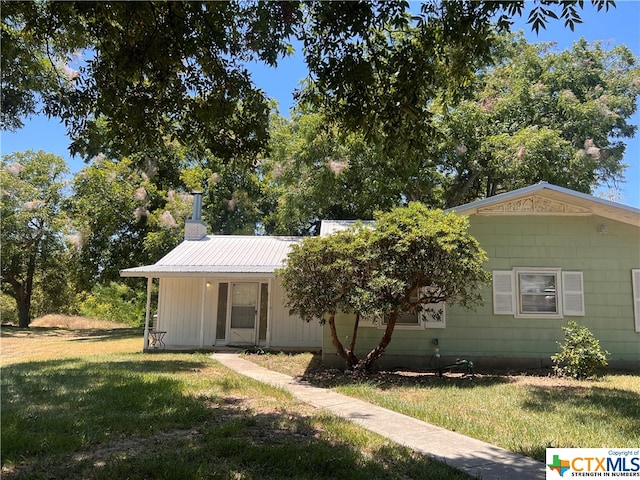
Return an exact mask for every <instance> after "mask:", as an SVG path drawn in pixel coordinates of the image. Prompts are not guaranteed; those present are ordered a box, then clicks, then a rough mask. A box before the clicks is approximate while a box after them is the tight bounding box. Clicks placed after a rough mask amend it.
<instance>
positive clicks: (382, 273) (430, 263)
mask: <svg viewBox="0 0 640 480" xmlns="http://www.w3.org/2000/svg"><path fill="white" fill-rule="evenodd" d="M467 230H468V220H467V218H466V217H459V216H457V215H456V214H454V213H443V212H442V211H440V210H429V209H428V208H427V207H425V206H424V205H422V204H420V203H417V202H414V203H411V204H409V205H408V206H407V207H396V208H394V209H392V210H391V211H390V212H387V213H377V214H376V219H375V222H374V224H373V225H372V226H371V228H369V227H364V226H362V225H360V226H356V227H353V228H352V229H350V230H347V231H343V232H338V233H335V234H334V235H331V236H328V237H310V238H308V239H305V240H304V241H303V242H302V243H301V244H299V245H294V246H293V247H292V249H291V252H290V253H289V256H288V258H287V264H286V266H285V267H284V268H283V269H281V270H279V271H278V272H277V275H278V276H279V277H280V278H281V280H282V284H283V286H284V288H285V289H286V291H287V300H286V301H287V305H288V306H289V307H290V308H291V309H292V311H293V312H296V313H298V314H299V315H300V316H301V318H302V319H303V320H305V321H320V322H325V321H326V322H328V324H329V327H330V330H331V337H332V341H333V344H334V346H335V347H336V350H337V352H338V354H339V355H340V356H342V357H343V358H344V359H345V361H346V362H347V366H348V367H349V368H357V369H365V370H366V369H369V368H370V367H371V366H372V365H373V363H374V362H375V361H376V359H378V358H379V357H380V356H381V355H382V353H383V352H384V351H385V349H386V347H387V345H388V344H389V342H390V341H391V337H392V334H393V330H394V328H395V325H396V321H397V319H398V316H399V315H400V314H401V313H402V312H416V314H418V313H419V312H420V311H421V310H423V309H426V308H428V306H429V305H433V304H437V303H442V302H449V303H455V304H459V305H462V306H465V307H472V306H473V305H475V304H477V303H480V302H481V301H482V298H481V296H480V294H479V290H480V286H481V285H483V284H484V283H485V282H487V281H488V279H489V276H488V273H487V272H486V271H485V270H484V269H483V267H482V264H483V263H484V262H485V261H486V254H485V252H484V251H483V250H482V248H481V247H480V245H479V244H478V242H477V241H476V240H475V239H474V238H473V237H471V236H470V235H469V234H468V231H467ZM339 312H342V313H351V314H354V316H353V319H354V320H353V322H354V323H353V330H352V334H351V344H350V345H349V346H347V347H345V346H344V345H343V343H342V342H341V340H340V338H339V335H338V333H337V329H336V314H338V313H339ZM361 317H366V318H374V319H377V321H379V322H383V324H384V325H385V328H384V330H383V331H384V333H383V335H382V337H381V339H380V342H379V344H378V345H377V346H376V347H375V348H374V349H372V350H371V351H370V352H369V353H367V354H366V356H364V357H363V358H361V359H359V358H358V356H357V354H356V351H355V349H356V338H357V334H358V325H359V321H360V318H361Z"/></svg>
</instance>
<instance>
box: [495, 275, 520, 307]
mask: <svg viewBox="0 0 640 480" xmlns="http://www.w3.org/2000/svg"><path fill="white" fill-rule="evenodd" d="M515 311H516V282H515V274H514V273H513V272H512V271H510V270H494V271H493V313H494V314H495V315H515Z"/></svg>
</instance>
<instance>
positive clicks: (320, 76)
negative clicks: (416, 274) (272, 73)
mask: <svg viewBox="0 0 640 480" xmlns="http://www.w3.org/2000/svg"><path fill="white" fill-rule="evenodd" d="M592 3H593V4H594V5H596V6H597V8H598V9H602V8H605V7H606V8H608V7H609V5H610V4H612V3H613V2H611V1H610V0H592ZM582 5H583V2H581V1H572V2H557V1H555V0H553V1H551V0H540V1H539V2H537V3H535V4H532V6H530V7H529V6H527V5H526V4H525V2H524V1H517V2H512V1H491V2H489V1H487V2H484V1H483V2H472V1H464V2H439V1H436V0H429V1H425V2H424V3H422V4H421V7H420V11H419V12H416V11H413V10H415V9H413V10H412V9H411V8H410V5H409V2H382V1H374V2H364V1H360V2H322V1H313V2H295V1H294V2H262V1H255V0H254V1H248V2H241V1H231V2H204V1H202V2H191V1H176V2H164V1H147V2H133V3H132V2H56V1H41V2H10V1H3V2H2V9H1V15H2V42H1V43H2V65H1V67H2V84H3V89H2V102H1V103H2V117H1V120H2V126H3V128H17V127H19V126H20V125H21V124H22V121H23V118H24V117H25V116H28V115H30V114H33V113H35V112H37V111H39V110H40V105H41V106H42V111H43V112H44V113H46V114H47V115H50V116H56V117H59V118H61V119H62V120H63V121H64V122H65V124H66V125H67V128H68V130H69V133H70V136H71V138H72V140H73V141H72V145H71V150H72V152H74V153H79V154H81V155H83V156H85V157H86V158H92V157H94V156H96V155H97V154H98V153H104V154H106V155H108V156H109V157H111V158H119V157H121V156H126V155H130V154H134V153H138V152H142V151H145V150H147V149H149V148H157V147H158V146H159V145H161V144H163V143H164V141H165V140H166V139H167V138H170V139H174V138H175V139H178V140H179V141H180V142H181V143H182V144H183V145H186V146H188V147H189V148H190V149H192V150H193V151H194V152H195V151H198V152H199V153H205V152H207V151H208V152H210V153H211V154H213V155H214V156H215V157H217V158H222V159H227V160H229V159H231V158H235V159H241V158H245V157H249V158H254V157H255V155H256V154H257V153H259V152H262V151H263V150H264V148H265V146H266V142H267V121H268V114H269V106H268V103H267V99H266V98H265V95H264V92H262V91H261V90H260V89H258V88H257V87H256V86H255V84H254V83H253V81H252V79H251V75H250V73H249V69H248V64H249V63H250V62H252V61H258V62H263V63H266V64H268V65H276V64H277V62H278V60H279V59H281V58H282V57H283V56H284V55H287V54H290V53H292V47H291V44H292V43H291V42H292V40H293V39H298V40H300V41H302V42H303V45H304V49H303V55H304V57H305V60H306V63H307V65H308V67H309V80H310V82H311V85H312V86H313V88H311V89H309V90H308V92H307V93H308V94H306V95H304V96H303V98H304V101H311V102H313V103H314V104H316V105H322V106H323V108H325V109H326V110H327V112H329V113H330V114H331V117H332V119H333V120H334V121H340V122H342V124H343V126H348V127H349V128H353V129H357V128H360V127H362V126H368V127H370V128H368V130H370V131H371V132H372V133H373V134H375V136H377V137H378V138H379V139H380V140H384V139H385V138H389V137H390V136H391V137H392V136H397V135H399V134H400V133H406V134H408V133H410V132H411V131H416V130H425V129H426V130H428V129H429V127H430V115H429V111H428V103H429V101H430V100H431V99H433V98H434V96H435V94H436V92H437V89H438V88H439V87H442V86H443V82H446V86H447V89H448V91H450V92H452V93H453V94H454V96H455V95H456V94H457V92H459V91H460V90H461V88H462V87H464V86H465V85H466V84H467V83H468V79H469V76H470V75H471V74H472V73H473V72H474V70H475V69H476V68H477V66H478V62H485V61H487V60H489V53H490V49H491V45H492V43H493V35H492V33H491V25H492V23H493V22H494V21H497V24H498V26H499V27H502V28H506V27H508V25H509V19H510V18H511V17H513V16H516V15H522V14H523V13H525V12H529V19H528V21H529V22H530V23H531V24H532V28H534V29H539V28H541V27H544V25H545V22H547V21H549V20H553V19H558V18H560V19H563V20H564V21H565V23H566V25H568V26H569V27H572V26H573V24H574V23H575V22H579V21H580V17H579V14H578V10H579V8H581V7H582ZM406 138H407V142H408V144H411V143H412V142H413V140H412V136H411V135H409V136H408V137H406Z"/></svg>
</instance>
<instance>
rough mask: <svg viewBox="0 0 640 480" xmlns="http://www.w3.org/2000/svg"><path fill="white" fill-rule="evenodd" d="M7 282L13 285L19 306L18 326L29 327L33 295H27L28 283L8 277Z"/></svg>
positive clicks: (14, 296)
mask: <svg viewBox="0 0 640 480" xmlns="http://www.w3.org/2000/svg"><path fill="white" fill-rule="evenodd" d="M7 282H8V283H9V284H11V286H12V287H13V292H12V295H11V296H12V297H13V298H14V300H15V301H16V307H17V308H18V326H19V327H20V328H28V327H29V323H31V315H30V311H31V295H30V294H29V295H27V291H26V290H27V285H25V284H24V283H20V282H18V280H16V279H15V278H13V277H11V278H7Z"/></svg>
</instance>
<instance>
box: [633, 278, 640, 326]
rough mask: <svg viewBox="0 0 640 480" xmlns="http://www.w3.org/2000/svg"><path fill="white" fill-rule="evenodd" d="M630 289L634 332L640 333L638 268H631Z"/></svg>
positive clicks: (639, 282)
mask: <svg viewBox="0 0 640 480" xmlns="http://www.w3.org/2000/svg"><path fill="white" fill-rule="evenodd" d="M631 289H632V290H631V294H632V296H633V317H634V322H633V323H634V325H635V330H636V332H638V333H640V268H633V269H631Z"/></svg>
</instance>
